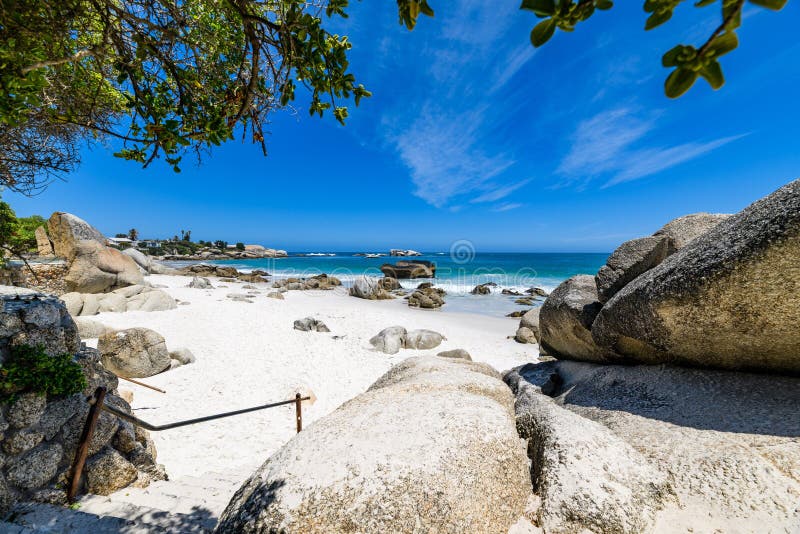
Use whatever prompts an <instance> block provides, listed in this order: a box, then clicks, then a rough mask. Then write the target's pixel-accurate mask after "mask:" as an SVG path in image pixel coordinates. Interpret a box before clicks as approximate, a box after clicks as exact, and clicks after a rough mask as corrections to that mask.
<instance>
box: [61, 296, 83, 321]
mask: <svg viewBox="0 0 800 534" xmlns="http://www.w3.org/2000/svg"><path fill="white" fill-rule="evenodd" d="M59 298H60V299H61V300H62V301H64V305H65V306H66V307H67V311H69V314H70V315H72V316H73V317H77V316H78V315H80V314H81V310H82V309H83V297H82V296H81V294H80V293H77V292H74V291H73V292H71V293H64V294H63V295H61V297H59Z"/></svg>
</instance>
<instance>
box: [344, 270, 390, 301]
mask: <svg viewBox="0 0 800 534" xmlns="http://www.w3.org/2000/svg"><path fill="white" fill-rule="evenodd" d="M350 295H351V296H353V297H358V298H360V299H368V300H384V299H390V298H392V296H391V295H390V294H389V293H387V292H386V290H385V289H384V288H383V284H382V283H381V281H380V280H379V279H378V278H373V277H371V276H359V277H358V278H356V279H355V281H354V282H353V286H352V287H351V288H350Z"/></svg>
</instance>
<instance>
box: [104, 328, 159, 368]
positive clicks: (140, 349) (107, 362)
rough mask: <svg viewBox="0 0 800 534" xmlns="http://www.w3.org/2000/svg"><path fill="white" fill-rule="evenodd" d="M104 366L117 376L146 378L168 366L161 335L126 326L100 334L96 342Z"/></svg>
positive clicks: (144, 329) (145, 329)
mask: <svg viewBox="0 0 800 534" xmlns="http://www.w3.org/2000/svg"><path fill="white" fill-rule="evenodd" d="M97 348H98V350H99V351H100V357H101V359H102V362H103V366H104V367H106V368H107V369H108V370H109V371H111V372H113V373H114V374H116V375H117V376H123V377H125V378H146V377H148V376H153V375H155V374H158V373H160V372H162V371H164V370H165V369H167V367H169V360H170V357H169V351H167V345H166V343H165V341H164V337H163V336H161V334H159V333H158V332H155V331H153V330H150V329H147V328H128V329H125V330H119V331H116V332H112V333H110V334H105V335H103V336H101V337H100V339H99V340H98V342H97Z"/></svg>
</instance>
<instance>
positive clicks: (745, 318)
mask: <svg viewBox="0 0 800 534" xmlns="http://www.w3.org/2000/svg"><path fill="white" fill-rule="evenodd" d="M798 259H800V181H794V182H791V183H790V184H788V185H786V186H784V187H782V188H780V189H779V190H777V191H776V192H774V193H772V194H771V195H769V196H767V197H765V198H763V199H761V200H759V201H757V202H755V203H753V204H752V205H750V206H749V207H747V208H746V209H744V210H743V211H741V212H740V213H738V214H737V215H734V216H733V217H730V218H727V219H725V220H724V221H723V222H720V223H719V224H718V225H716V226H715V227H714V228H713V229H712V230H710V231H708V232H706V233H705V234H703V235H701V236H700V237H697V238H695V239H693V240H691V241H690V242H689V243H688V244H687V245H686V246H684V247H683V248H682V249H680V250H679V251H678V252H676V253H675V254H673V255H672V256H670V257H669V258H667V259H666V260H665V261H664V262H663V263H662V264H661V265H659V266H658V267H656V268H654V269H651V270H650V271H647V272H646V273H644V274H643V275H641V276H640V277H638V278H637V279H636V280H634V281H633V282H631V283H630V284H628V285H627V286H625V288H623V289H622V290H621V291H620V292H619V293H617V294H616V295H615V296H614V297H613V298H612V299H611V300H610V301H608V302H607V303H606V305H605V306H604V307H603V309H602V311H601V312H600V313H599V315H598V316H597V319H596V320H595V321H594V324H593V326H592V335H593V336H594V339H595V341H596V342H597V343H598V345H600V346H602V347H605V348H606V349H607V350H608V351H609V352H613V354H614V358H616V359H618V360H619V361H626V362H641V363H653V364H655V363H676V364H683V365H692V366H699V367H708V368H722V369H740V370H755V371H769V372H775V373H793V374H800V329H798V328H797V325H798V324H800V301H798V300H797V299H796V298H792V297H790V295H797V294H800V261H798Z"/></svg>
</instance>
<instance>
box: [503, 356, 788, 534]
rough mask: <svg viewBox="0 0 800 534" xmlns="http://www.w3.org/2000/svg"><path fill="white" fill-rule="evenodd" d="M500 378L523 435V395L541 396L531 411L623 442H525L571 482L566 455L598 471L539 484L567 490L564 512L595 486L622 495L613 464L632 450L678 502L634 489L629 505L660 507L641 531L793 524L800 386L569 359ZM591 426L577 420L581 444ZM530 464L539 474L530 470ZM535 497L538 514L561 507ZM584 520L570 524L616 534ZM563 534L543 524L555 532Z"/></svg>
mask: <svg viewBox="0 0 800 534" xmlns="http://www.w3.org/2000/svg"><path fill="white" fill-rule="evenodd" d="M553 374H555V375H556V376H558V377H560V380H561V385H560V387H559V388H558V390H556V391H555V392H554V393H552V394H553V395H555V397H554V398H553V399H550V398H547V397H544V396H543V395H541V394H539V393H537V392H536V391H537V389H538V388H539V387H540V385H541V384H543V383H544V382H546V381H550V378H549V377H551V376H552V375H553ZM505 378H506V381H507V382H509V384H510V385H511V386H512V389H515V390H516V391H517V416H518V421H519V422H520V423H523V424H522V428H529V427H528V425H527V423H526V422H525V417H526V416H524V413H526V412H527V411H528V409H527V408H528V406H529V405H530V399H539V403H544V402H547V403H550V404H554V405H555V406H556V407H558V408H559V409H561V410H562V411H569V412H572V414H573V415H579V416H581V417H582V418H584V420H586V421H588V422H589V423H590V425H589V427H591V426H593V425H594V424H599V425H602V426H603V427H604V428H605V429H607V431H608V432H610V433H611V434H613V436H615V437H616V438H617V439H618V440H622V441H624V442H625V444H626V447H621V446H619V445H615V446H614V447H612V448H611V450H608V449H601V448H597V447H594V448H592V449H591V450H588V451H584V450H581V449H574V448H572V446H571V443H570V442H569V441H563V442H561V441H560V440H559V441H556V442H551V444H549V445H547V444H543V443H541V442H540V441H536V440H534V441H531V442H530V446H529V452H530V453H533V454H535V455H541V454H552V455H553V458H554V460H555V458H556V453H557V454H558V459H557V463H558V464H559V465H557V463H556V462H554V463H553V464H552V465H553V468H554V469H556V470H557V471H558V470H564V471H565V474H566V475H567V476H579V475H580V472H579V471H574V470H570V469H569V468H570V462H571V461H573V460H570V457H573V456H576V457H577V456H579V455H580V456H581V457H580V458H577V460H580V461H583V462H587V463H591V464H593V465H594V466H596V468H597V469H602V470H603V473H597V474H596V475H590V474H587V475H586V476H582V477H580V480H579V481H576V484H575V485H574V486H573V485H571V484H566V483H565V481H566V479H564V478H562V477H561V476H559V477H558V478H556V477H554V476H553V474H552V473H550V472H545V473H543V476H542V482H543V483H546V484H560V486H561V490H559V488H555V487H554V488H553V491H560V492H561V494H562V495H563V494H564V492H566V491H573V492H574V499H573V504H572V505H570V506H569V507H566V508H562V509H566V510H571V509H574V510H576V511H580V510H586V511H591V510H592V508H593V507H591V506H588V505H587V503H590V502H591V501H589V500H587V498H586V496H587V495H589V494H590V493H589V492H590V491H592V492H593V491H595V489H596V487H597V485H596V483H595V482H594V481H603V480H609V479H610V478H611V480H610V483H607V484H605V487H604V488H603V490H604V491H613V492H614V493H618V491H619V490H620V489H623V488H625V486H620V485H618V482H619V481H624V480H625V479H624V478H621V477H620V475H621V474H622V473H624V471H622V470H621V469H620V468H619V465H623V466H624V465H625V464H626V462H627V460H624V461H622V463H621V464H620V461H621V458H620V455H619V451H622V450H624V449H625V448H627V447H632V448H633V449H635V451H636V453H635V454H634V455H633V456H628V455H625V456H628V457H629V458H643V459H644V460H645V461H646V463H647V464H648V465H649V466H650V467H651V468H652V469H655V470H658V471H659V472H661V473H663V474H664V475H667V476H668V481H669V485H670V488H671V489H670V493H673V494H674V495H675V496H676V497H675V498H670V499H667V500H661V499H660V498H659V495H658V494H654V493H652V489H647V488H644V489H643V491H631V492H630V494H629V495H630V497H629V498H630V499H632V500H633V504H634V505H635V506H637V507H638V506H642V505H644V506H645V507H646V508H653V507H655V506H658V505H659V502H660V503H661V504H662V505H663V506H664V509H663V510H661V511H660V512H658V513H657V515H656V517H655V523H654V525H653V526H652V528H650V529H641V530H637V532H643V531H649V532H686V531H690V530H693V531H694V532H700V531H702V532H737V531H738V532H791V531H793V530H796V527H797V526H798V525H800V510H798V508H797V506H796V503H797V496H798V495H800V478H799V477H798V476H797V473H798V472H800V471H799V469H800V418H798V417H797V415H796V412H797V406H798V405H799V404H800V378H797V377H781V376H776V375H767V374H749V373H744V372H731V371H718V370H710V369H697V368H682V367H673V366H669V365H658V366H646V365H638V366H628V365H624V366H623V365H597V364H591V363H582V362H570V361H559V362H548V363H546V364H539V365H526V366H523V367H522V368H519V369H516V370H514V371H513V372H511V373H508V374H507V375H506V377H505ZM515 382H519V383H521V384H522V385H521V386H519V385H515ZM521 390H522V391H521ZM542 399H544V400H542ZM572 419H573V418H566V417H565V418H559V419H558V420H555V422H556V424H555V425H554V428H555V430H558V431H563V430H566V429H568V428H569V424H567V421H569V420H572ZM589 427H584V423H582V422H577V423H576V424H575V428H576V429H580V432H579V435H580V436H583V437H585V436H589V433H588V432H587V431H586V430H585V429H586V428H589ZM548 451H550V452H548ZM640 461H641V460H637V462H640ZM533 463H534V467H535V466H536V465H537V462H536V461H534V462H533ZM618 477H620V478H618ZM626 486H627V484H626ZM628 487H630V486H628ZM655 487H657V486H655ZM631 489H632V488H631ZM537 492H538V491H537ZM538 493H539V494H540V495H541V496H542V509H543V510H547V509H553V508H554V507H555V508H559V506H558V505H559V503H558V502H550V503H549V502H548V499H547V497H546V495H543V494H541V492H538ZM637 501H639V502H638V503H637ZM598 502H599V501H598ZM648 502H649V504H648ZM611 511H612V512H614V511H618V512H623V513H625V514H634V515H635V516H636V517H647V515H640V514H639V513H638V512H637V511H636V508H625V507H615V508H613V509H612V510H611ZM555 513H556V514H557V513H558V510H557V509H556V511H555ZM574 517H578V518H579V517H581V516H580V515H576V516H574ZM590 517H592V519H591V520H581V524H580V525H578V526H583V527H584V528H586V529H588V530H592V531H596V532H619V531H620V530H619V529H614V522H606V520H605V519H604V517H603V516H602V515H599V514H592V516H590ZM568 521H570V522H571V521H573V520H569V519H568ZM603 525H606V526H605V527H604V526H603ZM542 526H543V528H545V530H546V531H547V528H546V526H545V525H542ZM564 530H565V529H564V528H563V527H558V528H557V527H556V526H553V525H552V524H551V531H557V532H562V531H564ZM579 530H580V528H577V527H576V528H574V529H573V531H579Z"/></svg>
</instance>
